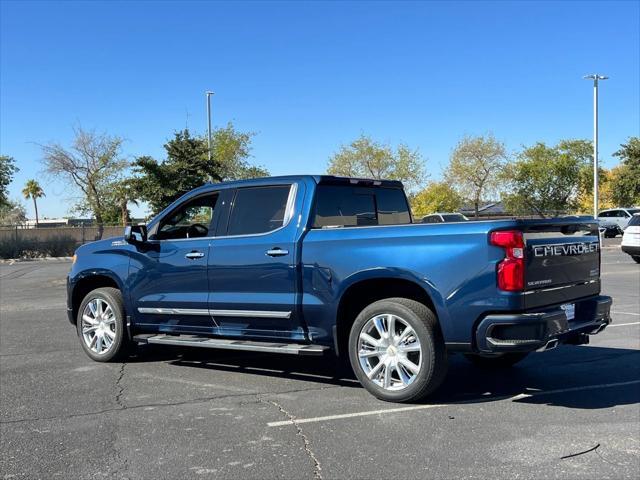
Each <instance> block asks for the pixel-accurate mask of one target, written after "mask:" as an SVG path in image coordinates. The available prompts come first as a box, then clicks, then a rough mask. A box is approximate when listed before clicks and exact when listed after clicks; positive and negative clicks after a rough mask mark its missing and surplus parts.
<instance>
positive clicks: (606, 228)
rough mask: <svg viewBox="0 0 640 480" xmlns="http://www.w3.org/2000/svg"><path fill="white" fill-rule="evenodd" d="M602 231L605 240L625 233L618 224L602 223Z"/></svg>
mask: <svg viewBox="0 0 640 480" xmlns="http://www.w3.org/2000/svg"><path fill="white" fill-rule="evenodd" d="M600 231H601V232H602V235H604V237H605V238H615V237H617V236H618V235H622V234H623V233H624V231H623V230H622V228H620V226H619V225H618V224H617V223H601V224H600Z"/></svg>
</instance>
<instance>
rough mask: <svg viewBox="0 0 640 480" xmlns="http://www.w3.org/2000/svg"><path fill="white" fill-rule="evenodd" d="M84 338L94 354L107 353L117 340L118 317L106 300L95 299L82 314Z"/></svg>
mask: <svg viewBox="0 0 640 480" xmlns="http://www.w3.org/2000/svg"><path fill="white" fill-rule="evenodd" d="M82 338H83V340H84V343H85V345H86V346H87V347H88V348H89V350H91V351H92V352H94V353H97V354H98V355H103V354H105V353H107V352H108V351H109V350H110V349H111V347H112V346H113V343H114V341H115V339H116V316H115V313H114V311H113V308H111V305H109V304H108V303H107V302H106V300H104V299H102V298H94V299H93V300H91V301H90V302H89V303H87V305H86V306H85V307H84V311H83V312H82Z"/></svg>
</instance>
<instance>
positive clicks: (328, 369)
mask: <svg viewBox="0 0 640 480" xmlns="http://www.w3.org/2000/svg"><path fill="white" fill-rule="evenodd" d="M152 361H158V362H169V363H170V364H171V365H175V366H181V367H185V368H198V369H208V370H212V371H224V372H237V373H238V374H240V375H260V376H267V377H273V378H282V379H293V380H300V381H304V382H312V383H320V384H327V385H335V386H341V387H348V388H362V387H361V386H360V384H359V383H358V381H357V379H356V377H355V375H354V374H353V371H351V368H350V367H349V366H347V365H345V364H344V363H343V362H342V361H340V360H338V359H336V358H335V357H334V356H332V355H326V356H324V357H295V358H292V357H291V356H290V355H277V354H260V353H258V354H257V353H249V352H235V351H223V350H217V351H216V350H205V349H189V348H178V347H175V348H166V347H163V348H162V349H159V348H149V347H145V348H143V349H142V350H141V353H140V355H139V356H138V357H135V358H132V359H131V362H132V363H133V362H152ZM516 396H518V397H516ZM509 397H515V398H513V399H512V400H513V401H514V402H518V403H530V404H544V405H552V406H561V407H566V408H582V409H600V408H610V407H614V406H618V405H633V404H640V350H635V349H625V348H607V347H596V346H586V345H582V346H562V347H560V348H558V349H556V350H553V351H551V352H545V353H534V354H531V355H529V356H528V357H527V358H526V359H525V360H523V361H522V362H520V363H519V364H517V365H515V366H513V367H511V368H506V369H483V368H480V367H477V366H475V365H473V364H472V363H471V362H469V361H468V360H466V359H465V358H464V357H463V356H462V355H450V356H449V372H448V375H447V378H446V380H445V382H444V384H443V385H442V386H441V387H440V388H439V389H438V390H437V391H436V392H435V393H434V394H432V395H431V396H429V397H428V398H427V399H425V400H424V401H423V402H421V403H445V404H455V403H483V402H495V401H498V400H505V399H506V398H509Z"/></svg>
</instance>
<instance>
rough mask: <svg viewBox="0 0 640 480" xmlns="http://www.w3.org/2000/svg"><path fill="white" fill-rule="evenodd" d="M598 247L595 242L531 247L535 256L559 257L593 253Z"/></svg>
mask: <svg viewBox="0 0 640 480" xmlns="http://www.w3.org/2000/svg"><path fill="white" fill-rule="evenodd" d="M599 248H600V246H599V244H598V243H597V242H591V243H570V244H566V243H564V244H561V245H536V246H535V247H533V254H534V255H535V256H536V257H560V256H564V255H583V254H585V253H595V252H597V251H598V249H599Z"/></svg>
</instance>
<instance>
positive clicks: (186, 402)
mask: <svg viewBox="0 0 640 480" xmlns="http://www.w3.org/2000/svg"><path fill="white" fill-rule="evenodd" d="M330 388H341V387H339V386H329V387H320V388H299V389H293V390H284V391H282V392H264V393H259V392H247V393H230V394H228V395H212V396H207V397H197V398H191V399H189V400H180V401H177V402H164V403H161V402H150V403H141V404H138V405H127V406H125V405H120V404H118V406H117V407H114V408H105V409H104V410H94V411H91V412H82V413H70V414H67V415H51V416H42V417H27V418H16V419H13V420H0V425H11V424H16V423H26V422H37V421H43V420H63V419H64V420H68V419H71V418H78V417H90V416H93V415H104V414H107V413H113V412H120V411H122V410H139V409H144V408H149V407H153V408H163V407H178V406H181V405H194V404H197V403H203V402H210V401H213V400H223V399H226V398H242V397H255V396H256V395H284V394H289V393H299V392H312V391H317V390H327V389H330Z"/></svg>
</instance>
